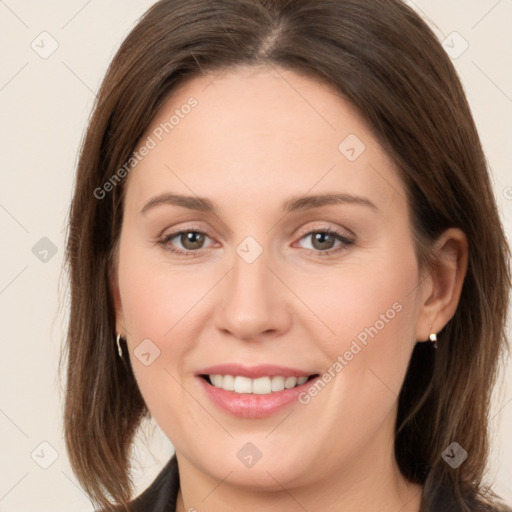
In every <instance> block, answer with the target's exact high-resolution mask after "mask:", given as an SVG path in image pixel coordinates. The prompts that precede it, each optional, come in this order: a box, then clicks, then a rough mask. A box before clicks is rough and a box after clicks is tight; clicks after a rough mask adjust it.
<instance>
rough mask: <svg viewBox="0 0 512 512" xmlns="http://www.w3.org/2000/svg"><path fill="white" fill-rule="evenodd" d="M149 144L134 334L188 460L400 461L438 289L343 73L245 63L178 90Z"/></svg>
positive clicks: (242, 476)
mask: <svg viewBox="0 0 512 512" xmlns="http://www.w3.org/2000/svg"><path fill="white" fill-rule="evenodd" d="M143 146H145V147H146V150H144V149H142V147H143ZM139 149H140V150H141V151H139V156H140V158H141V160H140V161H139V162H138V163H137V165H136V166H135V167H134V168H133V170H132V171H131V172H130V174H129V177H128V178H126V179H127V180H128V181H127V183H126V186H127V189H126V196H125V210H124V218H123V225H122V232H121V237H120V245H119V259H118V268H117V270H118V273H117V279H118V281H117V283H115V296H116V302H117V326H118V331H119V332H120V333H121V334H122V335H123V336H124V337H126V338H127V343H128V348H129V352H130V359H131V363H132V366H133V369H134V372H135V377H136V379H137V383H138V385H139V387H140V391H141V393H142V396H143V397H144V400H145V402H146V404H147V406H148V408H149V410H150V412H151V414H152V416H153V417H154V419H155V420H156V422H157V423H158V425H159V426H160V427H161V428H162V430H163V431H164V432H165V434H166V435H167V436H168V437H169V439H170V440H171V442H172V444H173V445H174V446H175V448H176V450H177V452H178V454H179V456H180V457H181V458H182V460H183V461H185V460H186V461H187V462H188V463H190V464H191V465H192V466H194V467H195V468H197V469H199V470H200V471H202V472H204V473H206V474H208V475H210V476H211V477H213V478H215V479H216V480H222V479H224V478H226V476H227V475H228V474H229V481H230V482H232V483H235V484H240V485H247V486H251V487H252V488H258V489H262V488H268V489H273V488H276V487H279V486H280V485H282V486H285V485H289V486H290V485H299V484H308V483H311V482H313V481H315V480H320V479H322V478H327V477H328V475H330V474H334V473H336V475H337V477H339V475H340V473H343V472H344V471H346V472H347V474H346V476H347V478H353V479H356V478H359V477H360V476H361V474H363V473H364V469H363V468H367V467H368V466H369V465H371V466H372V467H377V466H379V465H383V466H385V465H389V464H390V461H391V460H392V459H393V437H394V434H393V432H394V422H395V417H396V412H397V397H398V394H399V391H400V388H401V385H402V382H403V379H404V376H405V373H406V369H407V364H408V362H409V359H410V356H411V352H412V349H413V347H414V344H415V343H416V340H417V339H419V338H420V337H421V336H420V334H421V335H423V333H424V330H425V329H428V321H427V320H426V319H425V318H423V315H422V309H421V304H422V303H423V302H424V298H425V293H426V290H425V284H424V283H425V282H424V281H423V282H422V281H421V280H420V272H419V268H418V263H417V259H416V256H415V251H414V246H413V239H412V233H411V225H410V218H409V215H408V204H407V202H406V199H405V198H406V192H405V190H404V187H403V185H402V184H401V182H400V181H399V179H398V176H397V173H396V170H395V168H394V166H393V164H392V162H391V161H390V159H389V158H388V157H387V155H386V154H385V153H384V151H383V150H382V148H381V147H380V146H379V144H378V143H377V141H376V139H375V138H374V136H373V135H372V133H371V132H370V130H369V129H368V127H367V126H366V125H365V123H364V122H363V121H362V119H361V118H360V117H359V116H358V114H357V113H356V112H355V111H354V110H353V108H351V106H350V105H349V104H348V103H347V102H346V101H345V100H343V99H342V98H341V97H340V96H338V95H337V94H336V93H335V92H333V90H331V89H330V88H329V87H328V86H326V85H325V84H321V83H319V82H317V81H314V80H312V79H309V78H305V77H302V76H300V75H298V74H295V73H293V72H291V71H288V70H284V69H280V68H276V69H275V70H272V69H269V68H239V69H236V70H229V71H225V72H223V73H221V74H220V75H218V76H216V77H215V75H204V76H201V77H199V78H194V79H192V80H191V81H189V82H187V83H185V84H184V86H182V87H181V88H180V89H179V90H177V91H175V93H174V95H173V96H172V98H171V99H169V100H168V101H167V103H166V104H165V105H164V107H163V108H162V109H161V111H160V112H159V114H158V115H157V117H156V118H155V119H154V120H153V122H152V125H151V126H150V128H149V129H148V131H147V132H146V134H145V135H144V137H143V138H142V139H141V141H140V146H139ZM171 195H172V196H174V200H173V197H171ZM175 196H184V197H185V198H186V199H179V200H178V199H177V198H176V197H175ZM327 196H330V200H328V199H329V198H327V199H326V197H327ZM334 196H336V198H337V199H335V200H334ZM200 198H201V200H202V201H200ZM326 231H327V233H326ZM179 232H183V234H178V233H179ZM329 232H330V233H331V234H329ZM173 251H182V253H178V252H173ZM425 323H427V325H424V324H425ZM219 365H222V366H225V367H222V368H213V367H214V366H219ZM204 374H217V375H219V374H220V375H231V376H232V377H235V379H232V378H230V377H227V378H222V379H221V378H219V377H217V378H216V383H217V385H223V386H224V387H226V388H227V389H218V388H216V387H214V386H212V384H210V383H207V382H206V380H205V378H204V377H202V376H201V375H204ZM313 375H316V376H317V377H316V378H313V379H312V380H310V381H308V382H306V383H304V384H302V382H303V380H305V379H304V378H308V377H310V376H313ZM251 376H252V377H254V378H255V379H256V378H257V380H251V379H249V377H251ZM293 376H295V377H304V378H303V379H300V380H299V381H298V383H299V384H300V386H299V387H297V388H293V389H292V388H289V389H288V388H286V387H285V389H284V390H281V391H278V390H279V389H282V387H283V385H284V386H292V385H293V384H294V379H293V378H291V379H289V378H288V379H283V377H293ZM236 377H238V378H236ZM233 385H234V386H236V389H235V390H230V389H232V388H233ZM272 389H275V390H276V391H272ZM250 390H252V391H253V392H252V393H249V391H250ZM393 460H394V459H393ZM269 474H270V475H271V476H270V475H269ZM357 475H359V476H357ZM277 482H279V484H278V483H277Z"/></svg>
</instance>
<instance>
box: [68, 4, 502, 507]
mask: <svg viewBox="0 0 512 512" xmlns="http://www.w3.org/2000/svg"><path fill="white" fill-rule="evenodd" d="M260 64H267V65H271V66H282V67H284V68H287V69H290V70H293V71H295V72H299V73H302V74H306V75H309V76H311V77H314V78H316V79H320V80H323V81H324V82H325V83H326V84H330V85H331V86H334V88H335V89H336V90H337V91H339V93H340V94H342V95H343V96H344V97H345V98H346V99H347V100H348V101H349V102H351V103H352V105H354V106H355V108H356V109H357V110H358V111H359V113H360V114H361V115H362V116H363V117H364V119H365V120H366V121H367V123H368V125H369V126H370V127H371V128H372V130H373V132H374V134H375V136H376V137H377V138H378V140H379V142H380V143H381V145H382V146H383V148H384V149H385V150H386V151H387V152H388V154H389V155H390V156H391V158H392V159H393V160H394V162H395V164H396V168H397V171H398V173H399V175H400V177H401V179H402V181H403V183H404V185H405V189H406V190H407V194H408V200H409V204H410V209H411V218H412V219H413V220H412V229H413V232H414V239H415V245H416V249H417V254H418V258H419V262H420V264H422V265H428V264H429V261H430V260H431V258H430V250H431V247H432V245H433V241H434V240H435V239H436V238H437V237H438V236H439V235H440V233H441V232H442V231H443V230H445V229H446V228H448V227H458V228H460V229H462V230H463V231H464V232H465V234H466V236H467V239H468V242H469V266H468V271H467V275H466V277H465V282H464V286H463V290H462V295H461V298H460V303H459V306H458V309H457V311H456V313H455V315H454V317H453V318H452V319H451V320H450V322H449V323H448V324H447V325H446V327H445V328H444V329H443V331H441V333H440V334H439V349H438V350H437V351H433V350H432V349H431V348H430V347H429V344H427V343H418V344H417V345H416V347H415V349H414V352H413V354H412V358H411V361H410V367H409V369H408V372H407V375H406V378H405V382H404V384H403V388H402V391H401V394H400V397H399V410H398V416H397V422H396V440H395V454H396V458H397V461H398V464H399V467H400V469H401V471H402V473H403V474H404V475H405V476H406V477H407V478H408V479H409V480H411V481H413V482H416V483H420V484H423V486H424V492H423V502H422V508H421V510H422V512H427V511H428V512H430V511H439V510H443V511H444V510H457V511H459V510H460V511H469V510H471V511H476V510H496V511H497V510H505V508H504V507H503V506H502V505H500V500H499V499H498V498H497V497H496V496H494V494H493V493H492V491H490V489H486V488H484V487H483V476H484V474H485V469H486V464H487V457H488V452H489V436H488V422H489V404H490V401H491V400H490V398H491V393H492V389H493V387H494V384H495V382H496V377H497V375H498V370H499V363H500V361H501V360H502V359H501V356H502V355H504V354H505V347H507V340H506V335H505V322H506V315H507V309H508V294H509V289H510V270H509V256H510V254H509V248H508V246H507V244H506V239H505V236H504V232H503V228H502V225H501V222H500V218H499V215H498V212H497V207H496V202H495V198H494V195H493V191H492V188H491V184H490V180H489V175H488V169H487V164H486V160H485V157H484V154H483V151H482V147H481V143H480V140H479V136H478V133H477V130H476V127H475V124H474V121H473V118H472V115H471V112H470V109H469V106H468V103H467V100H466V97H465V95H464V92H463V88H462V86H461V83H460V80H459V78H458V76H457V73H456V71H455V69H454V66H453V64H452V62H451V61H450V59H449V58H448V56H447V55H446V54H445V52H444V50H443V48H442V46H441V44H440V43H439V41H438V40H437V38H436V37H435V35H434V34H433V33H432V31H431V30H430V29H429V27H428V26H427V25H426V24H425V23H424V22H423V20H422V19H421V18H420V17H419V16H418V15H417V14H416V13H415V12H414V11H413V10H412V9H410V8H409V7H407V6H406V5H405V4H403V3H402V2H401V1H399V0H214V1H212V0H161V1H160V2H158V3H156V4H155V5H154V6H153V7H151V8H150V9H149V10H148V11H147V13H146V14H145V15H144V16H143V17H142V19H141V20H140V21H139V23H138V24H137V25H136V26H135V28H134V29H133V30H132V31H131V33H130V34H129V35H128V37H127V38H126V39H125V41H124V42H123V43H122V46H121V47H120V49H119V51H118V52H117V54H116V55H115V57H114V59H113V61H112V63H111V65H110V67H109V69H108V71H107V74H106V77H105V79H104V81H103V83H102V86H101V89H100V91H99V94H98V97H97V101H96V104H95V108H94V112H93V115H92V118H91V120H90V123H89V127H88V130H87V133H86V136H85V138H84V141H83V144H82V147H81V153H80V160H79V163H78V169H77V174H76V184H75V191H74V197H73V201H72V205H71V209H70V218H69V233H68V240H67V254H66V256H67V264H68V268H69V277H70V286H71V312H70V322H69V331H68V335H67V344H66V355H67V364H68V367H67V387H66V401H65V439H66V444H67V449H68V451H69V456H70V461H71V464H72V467H73V470H74V472H75V474H76V476H77V477H78V479H79V481H80V483H81V484H82V486H83V488H84V489H85V491H86V492H87V493H88V494H89V496H90V497H91V499H92V500H93V502H94V503H95V505H98V506H99V507H101V508H103V509H108V508H109V506H110V505H109V503H117V504H121V506H123V507H124V506H125V505H126V504H127V503H128V501H129V499H130V498H131V479H130V473H129V469H130V456H129V455H130V447H131V444H132V441H133V437H134V434H135V433H136V430H137V427H138V426H139V424H140V421H141V419H142V418H143V417H144V416H147V415H148V410H147V408H146V405H145V403H144V401H143V399H142V396H141V394H140V392H139V390H138V387H137V384H136V381H135V378H134V375H133V373H132V369H131V367H130V364H129V361H128V362H125V361H124V360H121V359H120V358H119V357H118V356H117V352H116V349H115V341H114V340H115V335H116V332H115V315H114V309H113V300H112V295H111V290H110V289H109V285H108V283H109V276H111V273H112V272H115V268H114V261H115V258H114V257H113V256H114V254H115V251H116V247H117V242H118V239H119V234H120V226H121V220H122V215H123V195H124V187H125V182H126V180H125V179H120V180H117V181H116V183H115V186H112V187H110V189H111V190H108V193H105V189H104V188H103V189H102V187H103V186H104V184H105V183H106V182H108V181H109V180H112V178H113V177H114V175H116V176H117V178H119V175H120V173H119V170H120V169H121V168H123V166H124V165H125V163H126V162H127V161H128V160H129V158H130V156H131V155H132V153H133V151H134V150H135V148H136V146H137V143H138V141H139V139H140V137H141V136H142V135H143V133H144V131H145V130H146V129H147V127H148V126H149V124H150V122H151V120H152V119H153V118H154V116H155V114H156V113H157V112H158V110H159V109H160V107H161V106H162V105H163V103H164V102H165V100H166V98H167V97H168V96H169V94H170V93H171V92H172V91H173V90H174V89H175V88H176V87H177V86H178V85H179V84H182V83H183V82H184V80H185V79H187V78H190V77H193V76H194V75H197V74H199V73H202V72H207V71H215V72H220V71H221V70H223V69H224V68H227V67H236V66H237V65H260ZM100 189H101V190H102V192H101V193H99V192H98V191H99V190H100ZM453 441H456V442H457V443H458V444H459V445H460V446H462V447H463V448H464V449H465V450H466V451H467V452H468V454H469V457H468V459H467V460H466V461H465V462H464V463H463V464H462V465H460V466H459V467H458V468H457V469H452V468H451V467H450V466H449V465H448V464H447V463H446V462H445V461H444V460H443V458H442V457H441V454H442V453H443V451H444V450H445V448H446V447H447V446H449V445H450V444H451V443H452V442H453ZM486 504H489V508H487V505H486ZM502 507H503V508H502Z"/></svg>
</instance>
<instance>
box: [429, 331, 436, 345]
mask: <svg viewBox="0 0 512 512" xmlns="http://www.w3.org/2000/svg"><path fill="white" fill-rule="evenodd" d="M430 328H431V329H432V326H430ZM429 339H430V341H431V342H432V343H433V344H434V348H437V334H435V333H431V334H430V336H429Z"/></svg>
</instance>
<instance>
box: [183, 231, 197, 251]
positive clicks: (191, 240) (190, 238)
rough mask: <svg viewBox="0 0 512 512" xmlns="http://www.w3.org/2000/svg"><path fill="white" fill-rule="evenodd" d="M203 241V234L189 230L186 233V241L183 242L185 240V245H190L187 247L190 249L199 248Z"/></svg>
mask: <svg viewBox="0 0 512 512" xmlns="http://www.w3.org/2000/svg"><path fill="white" fill-rule="evenodd" d="M201 242H202V234H201V233H197V232H195V231H189V232H187V233H185V243H183V240H182V243H183V245H184V247H187V245H188V247H187V248H188V249H197V248H199V247H200V246H201ZM190 245H191V246H190Z"/></svg>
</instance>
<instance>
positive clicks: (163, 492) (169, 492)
mask: <svg viewBox="0 0 512 512" xmlns="http://www.w3.org/2000/svg"><path fill="white" fill-rule="evenodd" d="M179 489H180V476H179V473H178V461H177V459H176V454H174V455H173V456H172V457H171V459H170V460H169V462H168V463H167V464H166V466H165V467H164V468H163V469H162V470H161V471H160V473H158V475H157V477H156V478H155V480H154V481H153V483H152V484H151V485H150V486H149V487H148V488H147V489H146V490H145V491H144V492H143V493H142V494H141V495H140V496H138V497H137V498H135V499H134V500H132V501H131V502H130V504H129V507H130V511H131V512H147V511H151V512H175V511H176V499H177V497H178V491H179Z"/></svg>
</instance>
